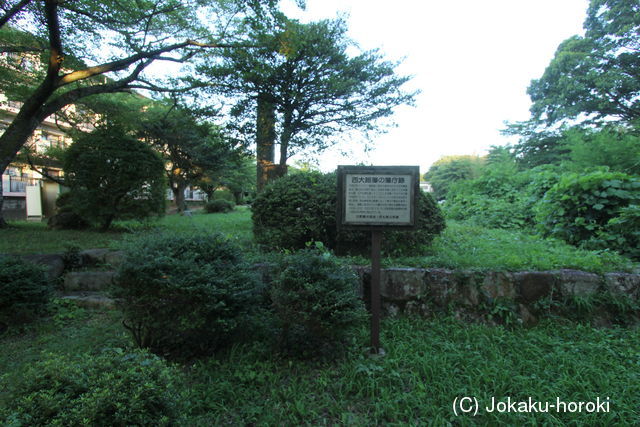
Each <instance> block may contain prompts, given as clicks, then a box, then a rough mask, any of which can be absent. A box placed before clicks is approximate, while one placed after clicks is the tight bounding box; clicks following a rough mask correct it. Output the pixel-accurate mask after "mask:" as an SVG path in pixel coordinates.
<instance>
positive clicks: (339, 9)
mask: <svg viewBox="0 0 640 427" xmlns="http://www.w3.org/2000/svg"><path fill="white" fill-rule="evenodd" d="M287 1H289V0H287ZM285 3H286V2H285ZM587 6H588V0H485V1H478V0H448V1H447V0H445V1H431V0H395V1H388V0H384V1H383V0H307V8H306V11H305V12H301V11H300V10H299V9H297V8H295V7H293V6H290V7H287V5H286V4H283V10H284V11H285V12H286V14H287V16H289V17H291V18H298V19H300V20H301V21H303V22H307V21H313V20H318V19H323V18H335V17H336V16H337V14H338V13H342V14H344V13H346V14H347V22H348V25H349V35H350V37H351V38H352V39H354V40H355V41H356V42H357V43H358V44H359V45H360V47H361V48H362V49H366V50H368V49H374V48H380V49H381V51H382V52H383V54H384V56H385V57H386V59H389V60H397V59H401V58H405V60H404V63H403V64H402V66H401V67H399V69H398V71H399V73H400V74H410V75H413V76H414V78H413V80H412V81H411V83H410V87H411V88H415V89H420V90H421V91H422V93H421V94H420V95H419V96H418V98H417V107H416V108H407V107H403V108H400V109H398V110H397V112H396V114H395V120H396V122H397V124H398V128H396V129H392V130H391V131H390V132H389V133H387V134H385V135H381V136H380V137H378V138H377V139H376V140H375V145H374V150H373V152H370V153H368V154H365V153H364V152H363V151H362V150H361V149H359V146H358V145H357V144H354V143H349V142H348V141H345V143H344V144H343V146H341V147H336V148H334V149H331V150H330V151H328V152H326V153H325V154H323V155H322V156H321V157H320V167H321V169H323V170H325V171H328V170H332V169H335V167H336V165H338V164H355V163H357V162H365V163H367V164H374V165H416V164H417V165H420V173H421V174H422V173H424V172H426V171H427V169H428V168H429V166H430V165H431V164H432V163H433V162H434V161H436V160H437V159H439V158H440V157H442V156H445V155H451V154H479V155H483V154H485V153H486V150H487V149H488V148H489V147H490V146H491V145H503V144H505V143H507V142H509V140H507V139H506V137H503V136H501V135H500V133H499V131H500V130H501V129H503V128H504V127H505V126H504V122H505V121H518V120H526V119H528V118H529V106H530V104H531V102H530V100H529V97H528V96H527V93H526V90H527V87H528V85H529V83H530V81H531V79H534V78H539V77H540V76H541V75H542V73H543V72H544V70H545V68H546V66H547V65H548V64H549V61H550V60H551V59H552V58H553V54H554V52H555V50H556V48H557V47H558V45H559V44H560V42H562V41H563V40H565V39H567V38H569V37H570V36H572V35H574V34H582V23H583V21H584V18H585V14H586V10H587ZM341 151H352V152H351V154H350V155H348V156H341V155H340V152H341ZM292 160H294V161H295V158H294V159H292Z"/></svg>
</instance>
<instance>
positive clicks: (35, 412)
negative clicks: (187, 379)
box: [0, 349, 183, 426]
mask: <svg viewBox="0 0 640 427" xmlns="http://www.w3.org/2000/svg"><path fill="white" fill-rule="evenodd" d="M179 376H180V374H179V372H178V371H177V369H173V368H170V367H169V366H167V365H166V363H165V362H163V361H162V360H161V359H160V358H158V357H156V356H154V355H152V354H149V353H147V352H144V351H140V350H138V351H135V352H132V353H125V352H123V351H122V350H119V349H109V350H105V351H103V352H102V353H101V354H99V355H97V356H96V355H91V354H83V355H78V356H75V357H69V356H57V355H56V356H54V355H48V356H47V357H46V358H45V359H44V360H43V361H40V362H36V363H35V364H33V365H32V366H31V367H29V368H28V370H27V372H26V373H25V374H24V375H23V376H22V378H21V380H20V382H19V383H18V384H16V385H15V386H14V390H12V391H11V398H10V399H8V400H7V402H11V403H10V405H9V407H8V408H5V409H4V413H2V412H0V421H2V424H3V425H16V426H17V425H29V426H40V425H66V426H79V425H95V426H125V425H139V426H142V425H149V426H151V425H153V426H156V425H160V426H162V425H165V426H166V425H178V424H180V423H179V417H180V416H181V415H180V414H181V412H183V411H182V407H181V404H180V398H179V396H178V393H179V392H178V384H177V381H176V378H178V377H179ZM3 418H4V420H2V419H3Z"/></svg>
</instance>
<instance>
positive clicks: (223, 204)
mask: <svg viewBox="0 0 640 427" xmlns="http://www.w3.org/2000/svg"><path fill="white" fill-rule="evenodd" d="M234 207H235V205H234V203H233V202H230V201H229V200H225V199H214V200H209V201H208V202H207V204H205V205H204V210H205V212H207V213H218V212H231V211H232V210H233V208H234Z"/></svg>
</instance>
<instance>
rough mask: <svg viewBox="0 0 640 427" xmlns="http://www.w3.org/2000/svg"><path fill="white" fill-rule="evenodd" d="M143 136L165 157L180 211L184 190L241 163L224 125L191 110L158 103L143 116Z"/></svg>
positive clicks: (167, 174) (183, 202)
mask: <svg viewBox="0 0 640 427" xmlns="http://www.w3.org/2000/svg"><path fill="white" fill-rule="evenodd" d="M140 117H141V119H142V120H143V121H142V123H141V128H140V129H139V132H140V135H141V136H142V137H143V138H144V139H145V140H146V141H147V142H148V143H150V144H151V145H152V146H153V147H154V148H155V149H156V150H158V152H159V153H160V154H161V155H162V157H163V159H164V160H165V172H166V176H167V181H168V183H169V186H170V188H171V190H172V192H173V195H174V200H175V202H176V206H177V208H178V211H179V212H182V211H183V210H184V209H185V208H186V205H185V200H184V190H185V189H186V187H187V186H188V185H194V184H196V183H198V182H199V181H201V180H204V179H206V178H209V179H212V180H213V179H217V178H218V177H219V176H220V175H221V174H222V173H223V171H225V170H228V169H229V168H230V167H231V164H232V163H239V155H240V154H241V151H240V150H236V149H234V147H232V146H231V144H230V142H229V140H228V139H227V138H225V136H224V135H223V134H222V131H221V129H220V128H218V127H216V126H214V125H212V124H211V123H208V122H206V121H202V122H200V121H198V120H197V117H196V116H195V115H194V114H193V113H192V112H190V111H189V110H187V109H185V108H183V107H179V106H177V105H175V104H174V105H167V104H162V103H155V104H154V105H153V106H152V107H151V108H150V109H148V110H147V111H145V112H144V114H141V115H140Z"/></svg>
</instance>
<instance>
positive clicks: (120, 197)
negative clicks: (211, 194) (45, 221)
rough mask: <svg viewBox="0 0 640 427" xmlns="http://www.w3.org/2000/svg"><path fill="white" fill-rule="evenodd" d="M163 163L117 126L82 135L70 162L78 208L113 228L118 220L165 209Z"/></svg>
mask: <svg viewBox="0 0 640 427" xmlns="http://www.w3.org/2000/svg"><path fill="white" fill-rule="evenodd" d="M163 170H164V167H163V163H162V160H161V159H160V158H159V156H158V155H157V154H156V153H155V152H154V151H153V150H152V149H151V148H150V147H149V146H147V145H146V144H144V143H143V142H141V141H138V140H137V139H136V138H134V137H133V136H131V135H129V134H127V133H125V132H124V131H123V130H122V129H121V128H119V127H117V126H109V127H100V128H98V129H97V130H95V131H94V132H92V133H90V134H84V135H82V136H80V137H79V138H78V139H77V140H76V141H75V142H74V143H73V144H72V145H71V146H70V147H69V150H68V152H67V156H66V159H65V164H64V171H65V182H66V184H67V185H68V186H69V188H70V189H71V194H70V196H69V198H70V204H71V206H72V210H73V212H76V213H78V214H79V215H80V216H81V217H82V218H85V219H87V220H89V221H91V222H94V223H96V224H99V225H100V227H101V228H102V229H107V228H109V226H110V225H111V223H112V221H114V220H116V219H133V218H136V219H141V218H146V217H148V216H151V215H161V214H163V213H164V200H165V193H164V191H165V187H164V185H165V184H164V179H163Z"/></svg>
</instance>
